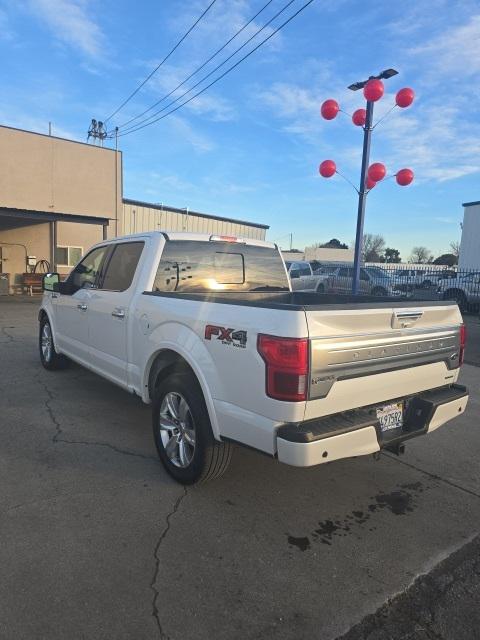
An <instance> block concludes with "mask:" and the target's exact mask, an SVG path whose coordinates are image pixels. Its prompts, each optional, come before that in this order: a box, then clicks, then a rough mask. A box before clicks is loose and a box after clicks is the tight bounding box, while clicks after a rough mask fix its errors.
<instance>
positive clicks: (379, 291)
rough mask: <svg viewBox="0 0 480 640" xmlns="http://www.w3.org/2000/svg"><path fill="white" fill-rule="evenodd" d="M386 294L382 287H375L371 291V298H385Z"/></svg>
mask: <svg viewBox="0 0 480 640" xmlns="http://www.w3.org/2000/svg"><path fill="white" fill-rule="evenodd" d="M386 295H388V294H387V290H386V289H384V288H383V287H375V288H374V289H372V296H386Z"/></svg>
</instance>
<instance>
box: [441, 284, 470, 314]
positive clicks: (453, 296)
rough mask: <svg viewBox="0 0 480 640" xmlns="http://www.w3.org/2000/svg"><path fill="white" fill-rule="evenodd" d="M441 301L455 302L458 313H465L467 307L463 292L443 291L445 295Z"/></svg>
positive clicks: (457, 290)
mask: <svg viewBox="0 0 480 640" xmlns="http://www.w3.org/2000/svg"><path fill="white" fill-rule="evenodd" d="M443 299H444V300H455V302H456V303H457V304H458V307H459V309H460V311H462V312H463V311H467V307H468V303H467V297H466V295H465V294H464V293H463V291H460V289H450V290H448V291H445V293H444V294H443Z"/></svg>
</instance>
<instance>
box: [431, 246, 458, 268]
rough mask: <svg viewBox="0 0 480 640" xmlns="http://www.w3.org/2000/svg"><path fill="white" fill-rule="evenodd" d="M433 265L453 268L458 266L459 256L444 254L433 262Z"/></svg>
mask: <svg viewBox="0 0 480 640" xmlns="http://www.w3.org/2000/svg"><path fill="white" fill-rule="evenodd" d="M452 244H453V243H452ZM433 264H444V265H446V266H447V267H453V266H455V265H456V264H458V256H456V255H455V254H453V253H442V255H441V256H438V258H436V259H435V260H434V261H433Z"/></svg>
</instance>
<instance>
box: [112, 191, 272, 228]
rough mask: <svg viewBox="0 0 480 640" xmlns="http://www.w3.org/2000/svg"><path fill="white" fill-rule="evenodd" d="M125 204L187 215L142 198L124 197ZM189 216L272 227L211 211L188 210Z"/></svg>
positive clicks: (173, 208) (182, 211) (259, 226)
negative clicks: (216, 214)
mask: <svg viewBox="0 0 480 640" xmlns="http://www.w3.org/2000/svg"><path fill="white" fill-rule="evenodd" d="M123 202H124V203H125V204H134V205H137V206H138V207H148V208H149V209H157V210H158V211H171V212H172V213H182V214H184V215H185V212H186V210H185V209H178V208H177V207H170V206H169V205H167V204H153V203H152V202H142V201H141V200H131V199H130V198H123ZM188 215H189V216H198V217H199V218H211V219H212V220H221V221H222V222H233V224H244V225H247V226H249V227H257V228H258V229H270V227H269V225H268V224H260V223H259V222H247V221H246V220H236V219H235V218H224V217H223V216H214V215H210V214H209V213H199V212H198V211H192V210H191V209H189V210H188Z"/></svg>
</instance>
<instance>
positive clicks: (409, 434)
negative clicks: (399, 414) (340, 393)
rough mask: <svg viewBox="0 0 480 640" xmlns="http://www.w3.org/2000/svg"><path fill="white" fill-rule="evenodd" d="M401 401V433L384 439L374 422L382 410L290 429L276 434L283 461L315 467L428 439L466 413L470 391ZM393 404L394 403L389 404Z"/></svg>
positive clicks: (455, 389) (453, 389)
mask: <svg viewBox="0 0 480 640" xmlns="http://www.w3.org/2000/svg"><path fill="white" fill-rule="evenodd" d="M398 400H402V401H403V402H404V403H405V418H404V425H403V427H402V428H401V429H400V430H399V431H400V433H391V432H388V434H387V435H386V434H384V433H382V431H381V429H380V424H379V422H378V420H377V418H376V408H377V407H378V406H379V405H372V406H370V407H364V408H362V409H359V410H356V411H348V412H345V413H339V414H335V415H333V416H327V417H326V418H320V419H318V420H309V421H308V422H303V423H300V424H287V425H283V426H281V427H279V429H278V430H277V455H278V459H279V461H280V462H284V463H286V464H290V465H293V466H295V467H311V466H313V465H317V464H323V463H324V462H332V461H333V460H339V459H341V458H351V457H355V456H362V455H366V454H368V453H375V452H377V451H380V450H381V449H383V448H388V447H391V446H393V445H396V444H398V443H400V442H405V440H409V439H410V438H414V437H416V436H419V435H423V434H425V433H430V432H431V431H435V429H438V427H440V426H441V425H442V424H445V422H448V421H449V420H452V419H453V418H455V417H456V416H458V415H460V414H462V413H463V412H464V411H465V407H466V406H467V402H468V391H467V389H466V387H463V386H461V385H457V384H454V385H451V386H448V387H441V388H439V389H433V390H431V391H425V392H424V393H420V394H418V395H415V396H410V397H408V398H400V399H398ZM390 402H393V401H389V402H388V404H389V403H390ZM395 431H397V430H395Z"/></svg>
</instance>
